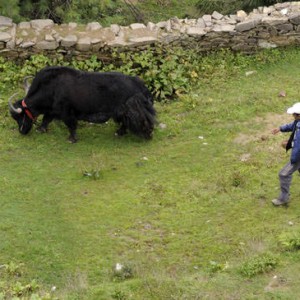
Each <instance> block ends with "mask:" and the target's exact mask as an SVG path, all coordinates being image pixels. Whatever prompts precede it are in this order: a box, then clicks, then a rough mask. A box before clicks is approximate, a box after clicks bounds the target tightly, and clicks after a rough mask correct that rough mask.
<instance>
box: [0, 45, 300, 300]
mask: <svg viewBox="0 0 300 300" xmlns="http://www.w3.org/2000/svg"><path fill="white" fill-rule="evenodd" d="M299 68H300V51H299V50H298V51H291V52H289V51H287V53H286V57H285V58H284V59H281V60H278V61H277V63H275V64H272V65H267V66H264V67H263V68H262V67H261V66H260V65H256V66H253V67H251V69H249V70H247V71H249V72H250V71H253V72H251V73H247V74H246V73H245V72H241V73H239V74H238V75H237V76H234V77H232V78H214V79H212V80H211V81H210V82H209V83H207V84H205V85H204V84H199V86H195V87H194V89H193V91H192V92H191V93H189V94H188V95H185V96H182V97H181V98H180V99H179V100H178V101H175V102H173V103H167V104H164V103H156V109H157V112H158V121H159V122H158V123H160V124H161V125H162V124H164V125H165V126H161V125H160V126H157V128H156V129H155V132H154V138H153V140H152V141H150V142H145V141H142V140H140V139H138V138H135V137H134V136H132V135H130V134H129V135H127V136H125V137H122V138H117V137H115V136H114V131H115V130H116V127H115V125H114V124H113V123H111V122H109V123H107V124H104V125H89V124H85V123H82V124H81V125H80V128H79V130H78V137H79V139H80V140H79V142H78V143H77V144H69V143H68V142H67V136H68V132H67V129H66V128H65V127H64V125H63V124H62V123H60V122H54V123H52V124H51V125H50V130H49V132H48V133H47V134H40V133H38V132H36V131H35V130H33V131H32V132H31V133H30V134H29V135H28V136H21V135H20V134H19V133H18V131H17V130H16V124H15V123H14V121H13V120H12V119H11V118H10V116H9V114H8V111H7V107H6V98H8V97H9V95H8V93H7V94H1V110H0V113H1V116H0V153H1V160H0V203H1V210H0V275H1V276H0V299H10V298H9V297H10V296H9V295H16V296H18V295H19V296H20V298H22V297H24V298H23V299H30V295H32V293H33V294H36V295H37V294H38V295H39V296H36V298H32V299H40V298H41V299H72V300H73V299H88V300H93V299H95V300H96V299H97V300H99V299H143V300H144V299H149V300H150V299H151V300H152V299H162V300H164V299H178V300H179V299H289V300H290V299H299V295H300V275H299V268H300V262H299V261H300V252H299V251H298V249H299V248H300V233H299V229H300V201H299V198H300V185H299V184H298V181H299V180H300V178H299V176H298V175H297V174H295V176H294V181H293V185H292V189H291V204H290V205H289V207H288V208H275V207H273V206H272V205H271V202H270V201H271V199H273V198H274V197H276V196H277V194H278V191H279V190H278V179H277V173H278V171H279V169H280V168H281V167H282V166H283V164H285V162H286V161H287V160H288V159H289V154H286V153H285V152H284V150H283V149H281V148H280V142H281V140H283V139H284V138H286V136H284V135H283V134H281V135H277V136H272V135H271V134H270V132H271V129H273V128H274V127H277V126H279V125H281V124H282V123H285V122H289V121H291V118H290V116H288V115H287V114H286V113H285V111H286V108H287V107H289V106H291V105H292V104H293V103H294V102H297V101H299V100H300V99H299V94H300V82H299ZM249 74H250V75H249ZM247 75H248V76H247ZM281 91H285V92H286V97H279V96H278V95H279V93H280V92H281ZM119 269H120V270H119ZM274 277H276V278H274ZM38 297H40V298H38Z"/></svg>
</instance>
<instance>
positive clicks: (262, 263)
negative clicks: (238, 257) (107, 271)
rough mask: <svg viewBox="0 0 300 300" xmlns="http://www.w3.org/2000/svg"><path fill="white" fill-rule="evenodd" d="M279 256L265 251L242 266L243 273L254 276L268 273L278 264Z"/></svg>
mask: <svg viewBox="0 0 300 300" xmlns="http://www.w3.org/2000/svg"><path fill="white" fill-rule="evenodd" d="M278 262H279V260H278V258H277V257H276V256H275V255H274V254H272V253H265V254H262V255H259V256H256V257H253V258H251V259H250V260H249V261H247V262H245V263H244V264H243V265H242V267H241V268H240V272H241V274H242V275H244V276H246V277H254V276H255V275H258V274H263V273H268V272H270V271H272V270H274V269H275V268H276V266H277V265H278Z"/></svg>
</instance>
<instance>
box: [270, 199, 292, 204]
mask: <svg viewBox="0 0 300 300" xmlns="http://www.w3.org/2000/svg"><path fill="white" fill-rule="evenodd" d="M272 203H273V205H275V206H280V205H288V203H289V201H288V200H287V201H283V200H279V199H273V200H272Z"/></svg>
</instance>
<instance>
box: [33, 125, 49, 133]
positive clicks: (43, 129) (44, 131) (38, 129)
mask: <svg viewBox="0 0 300 300" xmlns="http://www.w3.org/2000/svg"><path fill="white" fill-rule="evenodd" d="M36 131H38V132H40V133H46V132H47V128H45V127H43V126H39V127H38V128H37V129H36Z"/></svg>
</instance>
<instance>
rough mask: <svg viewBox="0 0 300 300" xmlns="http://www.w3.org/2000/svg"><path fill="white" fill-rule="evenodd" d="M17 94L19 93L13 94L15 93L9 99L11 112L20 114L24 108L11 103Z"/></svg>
mask: <svg viewBox="0 0 300 300" xmlns="http://www.w3.org/2000/svg"><path fill="white" fill-rule="evenodd" d="M16 95H18V93H15V94H13V95H12V96H11V97H10V98H9V100H8V106H9V110H10V112H12V113H16V114H20V113H21V112H22V108H15V107H14V106H13V104H12V103H11V101H12V100H13V98H14V97H15V96H16Z"/></svg>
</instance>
